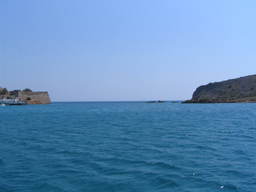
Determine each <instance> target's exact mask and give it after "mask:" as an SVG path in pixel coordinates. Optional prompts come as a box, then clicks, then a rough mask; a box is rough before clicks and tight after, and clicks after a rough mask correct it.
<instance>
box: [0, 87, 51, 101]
mask: <svg viewBox="0 0 256 192" xmlns="http://www.w3.org/2000/svg"><path fill="white" fill-rule="evenodd" d="M0 101H2V102H7V103H8V102H12V101H13V103H14V104H15V102H16V103H24V104H50V103H51V99H50V96H49V94H48V92H47V91H39V92H35V91H32V90H31V89H24V90H13V91H8V90H7V89H6V88H0Z"/></svg>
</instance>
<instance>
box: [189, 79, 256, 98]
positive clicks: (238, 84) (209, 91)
mask: <svg viewBox="0 0 256 192" xmlns="http://www.w3.org/2000/svg"><path fill="white" fill-rule="evenodd" d="M238 102H256V75H250V76H246V77H240V78H237V79H230V80H226V81H221V82H215V83H209V84H207V85H203V86H200V87H198V88H197V89H196V91H195V92H194V93H193V96H192V99H191V100H187V101H185V102H184V103H238Z"/></svg>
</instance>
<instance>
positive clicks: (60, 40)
mask: <svg viewBox="0 0 256 192" xmlns="http://www.w3.org/2000/svg"><path fill="white" fill-rule="evenodd" d="M255 8H256V1H254V0H243V1H242V0H193V1H192V0H1V1H0V86H2V87H8V88H9V89H17V88H26V87H29V88H32V89H34V90H48V91H49V92H50V95H51V97H52V99H53V100H55V101H81V100H82V101H83V100H86V101H87V100H88V101H91V100H151V99H170V100H172V99H173V100H175V99H188V98H190V97H191V95H192V92H193V91H194V89H195V88H196V87H197V86H199V85H201V84H205V83H208V82H211V81H219V80H224V79H229V78H233V77H239V76H244V75H249V74H254V73H256V25H255V18H256V11H255Z"/></svg>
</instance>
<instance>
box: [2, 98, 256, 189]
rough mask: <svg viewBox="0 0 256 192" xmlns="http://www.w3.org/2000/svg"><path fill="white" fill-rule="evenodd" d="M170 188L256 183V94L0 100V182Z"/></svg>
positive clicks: (30, 186) (18, 186)
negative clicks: (246, 98)
mask: <svg viewBox="0 0 256 192" xmlns="http://www.w3.org/2000/svg"><path fill="white" fill-rule="evenodd" d="M176 191H177V192H213V191H223V192H236V191H239V192H255V191H256V104H179V103H175V104H174V103H162V104H147V103H143V102H141V103H139V102H138V103H136V102H123V103H121V102H120V103H118V102H112V103H111V102H109V103H100V102H98V103H86V102H84V103H82V102H81V103H53V104H50V105H27V106H6V107H0V192H176Z"/></svg>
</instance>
